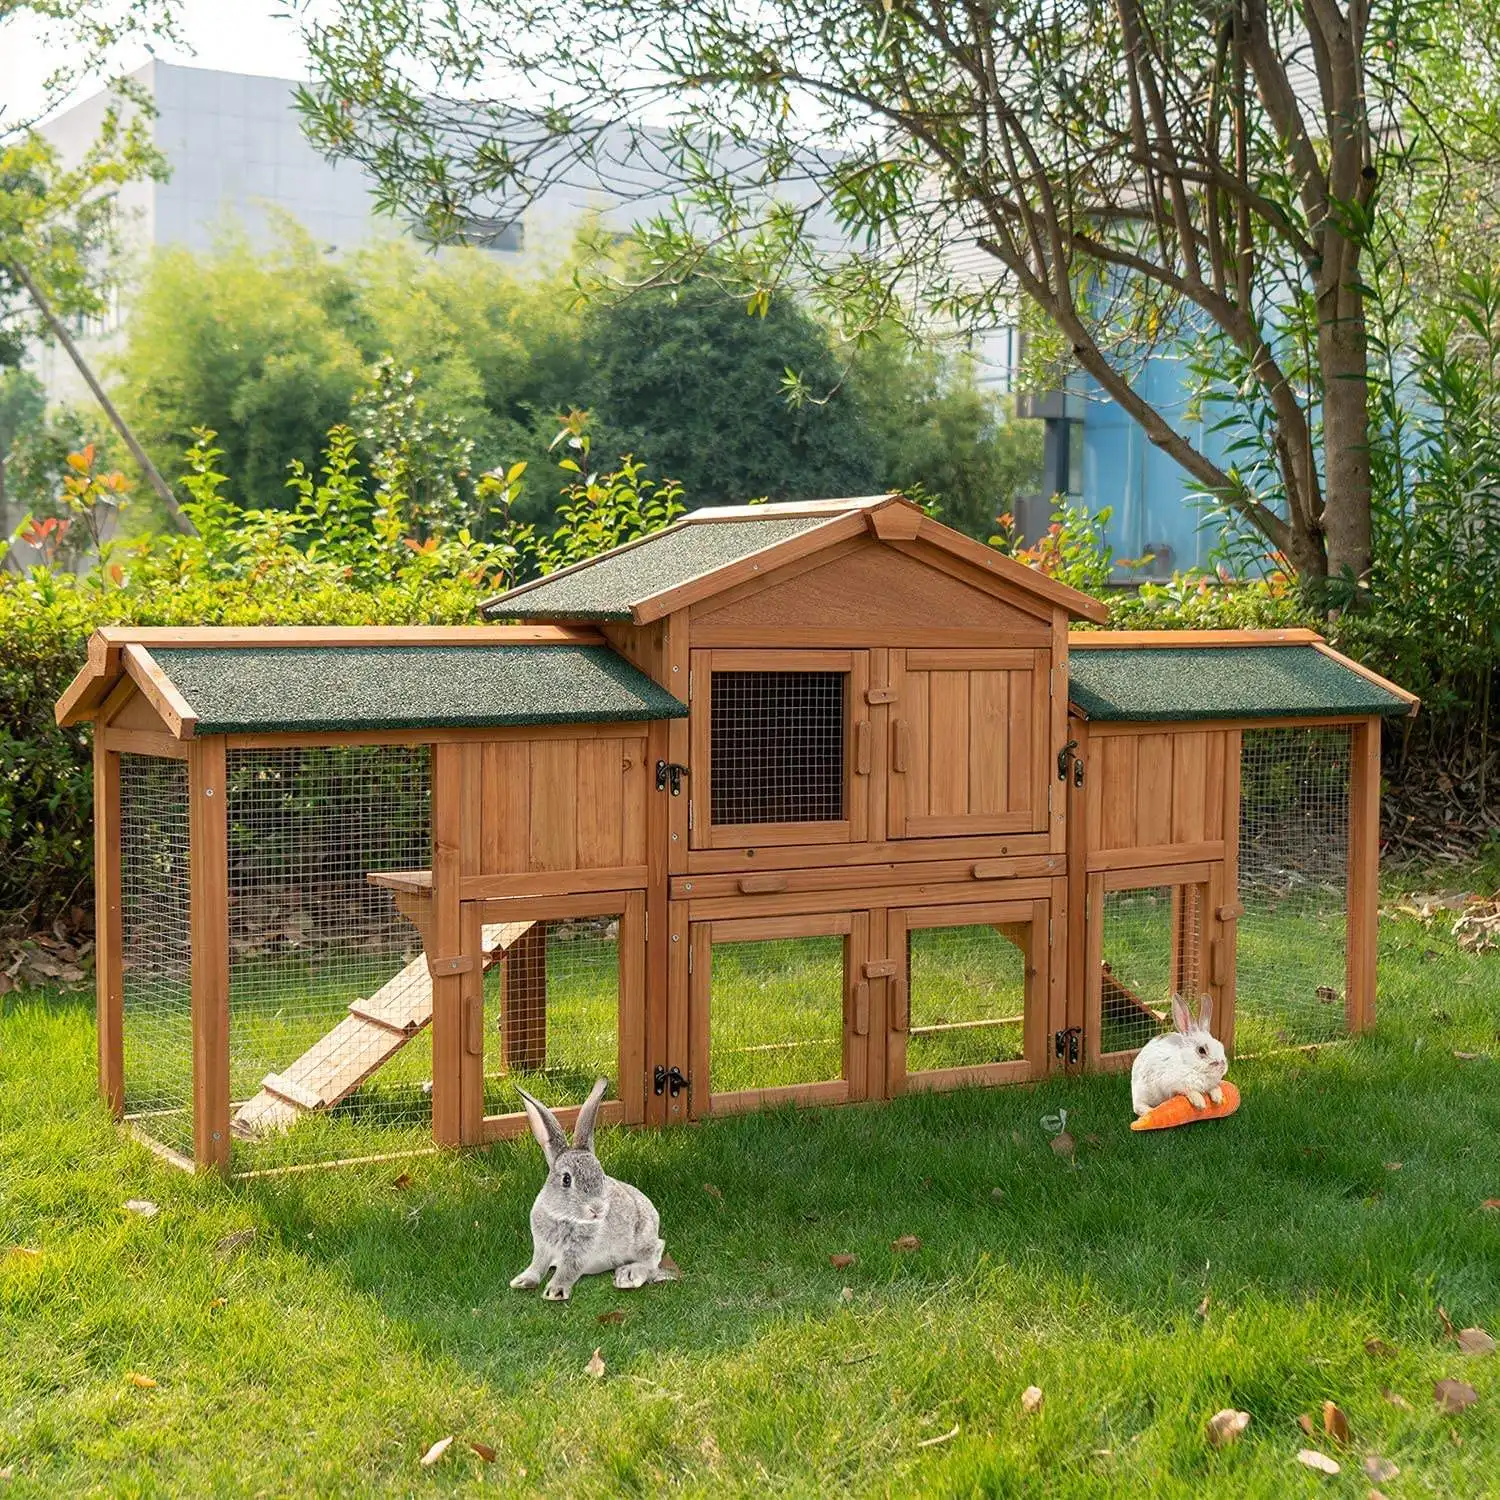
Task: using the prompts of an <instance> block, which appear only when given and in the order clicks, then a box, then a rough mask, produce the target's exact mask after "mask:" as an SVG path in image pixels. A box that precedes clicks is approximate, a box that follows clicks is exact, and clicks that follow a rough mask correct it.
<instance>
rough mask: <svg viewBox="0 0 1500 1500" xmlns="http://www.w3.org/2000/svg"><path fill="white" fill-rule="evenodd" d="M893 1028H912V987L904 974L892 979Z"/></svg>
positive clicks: (897, 1029)
mask: <svg viewBox="0 0 1500 1500" xmlns="http://www.w3.org/2000/svg"><path fill="white" fill-rule="evenodd" d="M891 1030H892V1031H910V1030H911V987H910V986H909V985H908V984H907V982H906V976H905V975H904V974H898V975H896V977H895V978H894V979H892V980H891Z"/></svg>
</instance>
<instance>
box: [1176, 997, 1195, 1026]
mask: <svg viewBox="0 0 1500 1500" xmlns="http://www.w3.org/2000/svg"><path fill="white" fill-rule="evenodd" d="M1172 1019H1173V1020H1174V1021H1175V1022H1176V1023H1177V1029H1178V1030H1179V1031H1180V1032H1181V1033H1182V1034H1183V1035H1184V1036H1186V1035H1187V1034H1188V1032H1190V1031H1191V1030H1192V1029H1193V1017H1192V1015H1191V1013H1190V1012H1189V1011H1188V1008H1187V1003H1186V1002H1185V1001H1184V1000H1183V998H1182V996H1181V995H1173V996H1172Z"/></svg>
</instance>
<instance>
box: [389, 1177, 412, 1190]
mask: <svg viewBox="0 0 1500 1500" xmlns="http://www.w3.org/2000/svg"><path fill="white" fill-rule="evenodd" d="M391 1186H392V1187H393V1188H395V1189H396V1190H397V1191H398V1192H404V1191H405V1190H406V1189H407V1188H409V1187H410V1186H411V1173H410V1172H398V1173H397V1174H396V1176H395V1177H393V1178H392V1179H391Z"/></svg>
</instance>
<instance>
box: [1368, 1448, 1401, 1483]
mask: <svg viewBox="0 0 1500 1500" xmlns="http://www.w3.org/2000/svg"><path fill="white" fill-rule="evenodd" d="M1400 1472H1401V1470H1400V1469H1399V1468H1398V1467H1397V1466H1396V1465H1395V1464H1393V1463H1392V1462H1391V1461H1390V1459H1388V1458H1382V1457H1381V1456H1380V1455H1379V1454H1378V1453H1372V1454H1371V1455H1370V1456H1369V1457H1368V1458H1367V1459H1366V1460H1365V1473H1366V1474H1368V1475H1369V1476H1370V1478H1371V1479H1372V1480H1373V1481H1374V1482H1375V1483H1376V1484H1384V1483H1385V1482H1386V1481H1387V1480H1390V1479H1394V1478H1395V1477H1396V1476H1397V1475H1398V1474H1399V1473H1400Z"/></svg>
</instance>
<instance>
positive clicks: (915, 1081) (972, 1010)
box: [885, 901, 1051, 1096]
mask: <svg viewBox="0 0 1500 1500" xmlns="http://www.w3.org/2000/svg"><path fill="white" fill-rule="evenodd" d="M1050 912H1051V903H1050V902H1048V901H990V902H983V903H976V904H974V905H972V906H934V907H908V908H905V909H902V910H895V909H893V910H891V911H890V913H889V914H888V917H887V942H888V945H889V946H888V949H887V951H888V952H889V953H890V955H891V968H892V970H893V974H892V977H891V980H890V997H891V998H890V1004H889V1007H888V1011H887V1018H888V1023H889V1028H890V1029H889V1034H888V1035H887V1037H886V1046H885V1054H886V1091H887V1093H888V1094H890V1095H891V1096H894V1095H896V1094H901V1093H908V1092H911V1091H912V1090H915V1089H951V1088H961V1087H965V1086H967V1085H970V1084H993V1083H1024V1082H1026V1081H1028V1080H1030V1079H1035V1078H1041V1077H1043V1076H1045V1074H1046V1072H1047V1068H1048V1060H1047V1043H1048V1032H1047V1026H1048V1014H1049V1010H1048V1007H1049V1002H1050V984H1049V976H1050V966H1051V952H1050V930H1049V929H1050V923H1049V917H1050Z"/></svg>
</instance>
